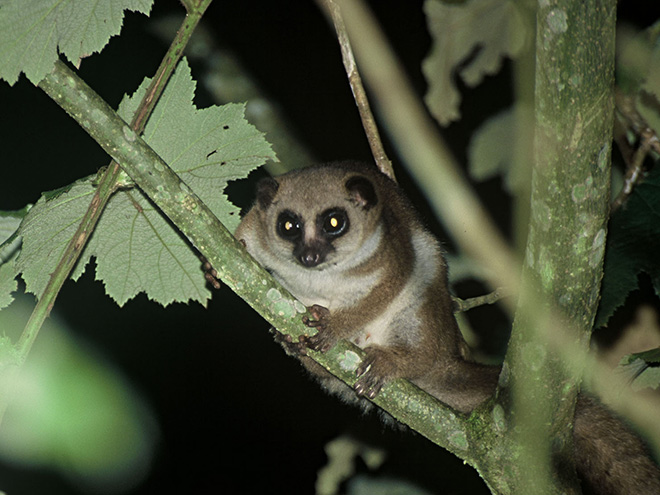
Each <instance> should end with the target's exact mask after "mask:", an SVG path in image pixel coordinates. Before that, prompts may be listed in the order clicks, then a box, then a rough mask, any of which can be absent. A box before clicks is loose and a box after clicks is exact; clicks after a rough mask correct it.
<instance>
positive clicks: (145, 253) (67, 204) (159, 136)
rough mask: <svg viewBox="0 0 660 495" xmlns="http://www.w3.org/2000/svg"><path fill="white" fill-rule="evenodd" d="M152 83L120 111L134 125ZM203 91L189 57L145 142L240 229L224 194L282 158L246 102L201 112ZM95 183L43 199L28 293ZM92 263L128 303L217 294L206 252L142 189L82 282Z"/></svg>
mask: <svg viewBox="0 0 660 495" xmlns="http://www.w3.org/2000/svg"><path fill="white" fill-rule="evenodd" d="M149 82H150V81H149V80H145V81H144V83H143V84H142V85H141V86H140V88H139V89H138V91H137V92H136V93H135V95H133V96H132V97H131V98H126V99H125V100H124V101H123V102H122V103H121V104H120V110H119V113H120V114H121V115H122V116H123V117H124V118H125V119H127V120H128V119H130V116H131V114H132V112H133V111H134V110H135V108H137V104H138V102H139V100H140V99H141V98H142V96H143V95H144V93H145V92H146V88H147V86H148V85H149ZM194 91H195V83H194V81H193V80H192V78H191V75H190V68H189V67H188V64H187V63H186V62H185V60H184V61H182V63H180V64H179V67H178V68H177V70H176V72H175V73H174V75H173V77H172V79H171V80H170V82H169V83H168V85H167V87H166V88H165V91H164V92H163V95H162V97H161V100H160V101H159V103H158V105H156V108H155V109H154V113H153V114H152V116H151V118H150V119H149V122H148V123H147V127H146V129H145V133H144V137H145V140H146V141H147V142H148V143H149V144H150V145H151V146H152V147H153V148H154V150H155V151H156V152H157V153H158V154H159V155H160V156H161V157H162V158H163V159H165V160H166V161H167V162H168V164H169V165H170V166H171V167H172V168H173V169H174V170H175V171H176V172H178V173H179V175H180V176H181V178H182V179H183V180H184V181H185V182H186V183H187V184H188V185H189V186H190V187H191V189H192V190H193V191H194V192H195V193H196V194H197V195H198V196H199V197H200V198H201V199H202V200H203V201H204V202H205V203H206V204H207V206H209V208H211V210H212V211H213V213H214V214H216V215H217V216H218V218H219V219H220V220H221V221H222V222H223V223H224V224H225V225H226V226H227V228H229V229H230V230H233V229H234V228H235V227H236V225H237V224H238V221H239V219H238V208H236V207H235V206H234V205H232V204H231V203H230V202H229V201H228V200H227V197H226V196H225V195H224V193H223V190H224V188H225V186H226V185H227V182H228V181H229V180H233V179H237V178H242V177H246V176H247V175H248V174H249V173H250V171H251V170H253V169H254V168H256V167H257V166H259V165H261V164H262V163H263V162H264V161H265V160H266V159H268V158H271V159H275V155H274V153H273V152H272V150H271V147H270V145H269V144H268V143H267V142H266V140H265V139H264V137H263V134H261V133H260V132H259V131H258V130H257V129H255V128H254V127H253V126H252V125H250V124H249V123H248V122H247V121H246V120H245V119H244V116H243V112H244V105H239V104H229V105H224V106H222V107H212V108H206V109H202V110H198V109H196V108H195V107H194V105H193V103H192V98H193V95H194ZM95 180H96V177H89V178H87V179H84V180H82V181H79V182H78V183H76V184H74V185H73V186H72V187H71V189H69V190H68V191H64V192H62V193H61V194H59V195H57V196H56V197H54V198H53V199H51V200H50V201H48V200H46V199H45V198H43V197H42V198H41V199H40V200H39V202H38V203H37V204H36V205H35V206H34V208H33V210H32V211H31V212H30V215H29V217H28V219H26V221H25V222H23V225H22V226H21V230H20V233H21V235H23V237H24V241H23V244H24V246H23V251H22V253H21V255H20V257H19V258H18V264H19V269H20V271H21V272H22V273H23V278H24V279H25V281H26V287H27V290H28V291H30V292H32V293H34V294H37V295H40V294H41V293H42V292H43V289H44V288H45V286H46V284H47V282H48V277H49V274H50V273H51V272H52V271H53V270H54V269H55V266H56V263H57V261H58V260H59V259H60V258H61V256H62V253H63V251H64V249H65V248H66V244H67V242H68V241H69V239H71V237H72V236H73V234H74V232H75V230H76V228H77V226H78V224H79V222H80V219H81V218H82V215H83V214H84V212H85V210H86V209H87V208H88V206H89V203H90V200H91V197H92V194H93V192H94V186H93V184H94V182H95ZM92 256H94V257H95V258H96V278H97V280H102V281H103V283H104V285H105V290H106V293H107V294H108V295H109V296H110V297H112V298H113V299H114V300H115V301H116V302H117V303H118V304H119V305H120V306H121V305H123V304H124V303H126V301H128V300H129V299H131V298H133V297H135V296H136V295H137V294H139V293H140V292H145V293H146V295H147V296H148V297H149V298H150V299H152V300H154V301H156V302H159V303H160V304H163V305H167V304H170V303H172V302H188V301H197V302H200V303H201V304H205V303H206V301H207V300H208V299H209V297H210V294H211V293H210V291H209V289H208V288H207V286H206V281H205V279H204V274H203V272H202V270H201V263H200V260H199V258H198V257H197V254H196V252H195V251H194V250H193V249H192V247H191V246H190V244H189V243H188V241H187V240H186V239H184V238H183V237H182V236H181V234H180V233H179V231H178V230H177V229H176V228H175V227H174V226H173V225H171V223H170V222H169V220H167V219H166V218H165V217H164V216H163V215H162V213H161V212H160V211H159V210H158V209H157V208H156V207H155V206H154V205H153V204H152V203H151V202H150V201H149V200H148V198H147V197H146V196H144V194H142V192H140V190H139V189H130V190H123V191H119V192H118V193H116V194H115V195H114V196H113V197H112V198H111V199H110V201H109V202H108V205H107V207H106V209H105V211H104V212H103V214H102V215H101V218H100V220H99V222H98V224H97V227H96V230H95V231H94V233H93V235H92V237H91V238H90V240H89V242H88V244H87V246H86V248H85V250H84V251H83V253H82V255H81V257H80V260H79V262H78V264H77V266H76V268H75V269H74V273H73V275H72V278H74V279H77V278H78V277H80V275H81V274H82V273H83V271H84V269H85V265H86V264H87V263H88V262H89V260H90V259H91V257H92Z"/></svg>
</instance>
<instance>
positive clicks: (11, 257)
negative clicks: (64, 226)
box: [0, 205, 32, 309]
mask: <svg viewBox="0 0 660 495" xmlns="http://www.w3.org/2000/svg"><path fill="white" fill-rule="evenodd" d="M31 207H32V205H28V206H26V207H25V208H23V209H22V210H19V211H0V309H3V308H6V307H7V306H9V305H10V304H11V302H12V301H13V300H14V296H13V295H12V292H15V291H16V289H17V287H18V285H17V284H16V275H17V273H16V267H15V265H14V261H15V260H16V256H18V252H19V251H20V248H21V239H20V237H19V236H17V235H15V234H16V231H17V230H18V227H19V225H20V224H21V221H22V220H23V218H24V217H25V215H26V214H27V212H28V211H29V210H30V208H31Z"/></svg>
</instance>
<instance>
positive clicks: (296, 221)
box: [277, 211, 302, 240]
mask: <svg viewBox="0 0 660 495" xmlns="http://www.w3.org/2000/svg"><path fill="white" fill-rule="evenodd" d="M277 233H278V234H279V235H280V237H282V238H283V239H286V240H296V239H298V238H299V237H300V236H301V235H302V222H301V221H300V218H299V217H298V215H296V214H294V213H292V212H290V211H283V212H282V213H280V216H279V217H277Z"/></svg>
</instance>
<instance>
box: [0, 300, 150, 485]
mask: <svg viewBox="0 0 660 495" xmlns="http://www.w3.org/2000/svg"><path fill="white" fill-rule="evenodd" d="M25 299H28V298H25ZM31 309H32V307H31V304H30V303H29V302H28V301H26V300H20V299H19V300H18V301H17V302H16V304H14V305H13V306H12V308H10V309H8V310H5V311H2V312H0V328H2V329H3V330H4V331H7V332H11V333H16V330H19V331H20V329H21V328H22V327H23V325H24V324H25V321H26V320H27V319H28V317H29V315H30V312H31ZM12 352H13V351H12V349H11V347H10V346H9V342H8V339H6V338H4V337H2V336H0V365H2V364H5V362H6V363H7V366H9V367H10V368H11V367H13V370H11V369H6V367H5V368H3V374H2V375H1V376H0V378H2V379H7V378H10V377H13V378H14V379H13V380H12V381H11V390H12V391H13V397H12V400H11V402H10V404H9V407H8V409H7V412H6V414H5V417H4V419H3V423H2V428H0V457H2V458H3V459H4V460H8V461H11V462H12V463H20V464H21V465H23V466H27V467H40V468H44V467H47V468H50V469H56V470H58V471H59V472H60V473H61V474H63V475H64V476H67V477H69V478H71V479H72V480H73V481H75V482H76V483H78V484H80V483H82V484H84V485H87V487H88V489H90V490H89V491H90V492H98V491H103V492H107V493H110V492H113V491H117V489H118V488H121V487H124V489H127V488H130V487H131V485H134V484H136V483H137V482H138V481H139V480H140V479H141V478H142V477H144V475H145V474H146V470H147V469H148V466H149V461H150V459H151V457H152V455H153V452H154V446H155V442H156V437H157V430H156V426H155V420H154V418H153V414H152V413H151V411H149V409H148V407H147V406H146V404H145V403H144V401H143V400H142V399H141V398H140V397H139V396H138V394H137V393H136V392H135V391H134V390H133V389H132V388H131V387H130V385H129V384H128V383H127V382H126V380H125V379H124V377H122V376H121V375H120V374H119V373H118V371H117V370H116V369H114V368H113V367H112V366H110V365H109V364H108V363H107V362H106V361H105V360H104V359H103V357H102V356H100V355H99V354H98V353H97V352H94V351H93V350H92V349H90V347H89V346H88V345H82V344H81V342H79V341H76V340H74V339H73V338H72V337H71V335H70V334H69V333H68V332H67V329H66V328H64V327H63V326H62V325H60V324H58V322H57V318H50V319H48V320H47V321H46V323H44V329H43V332H42V334H41V335H40V336H39V339H38V340H37V342H36V343H35V345H34V348H33V349H32V352H31V353H30V356H29V357H28V359H27V361H26V362H25V364H24V366H23V367H22V368H21V369H20V370H19V371H18V373H17V374H16V373H15V371H16V367H15V361H16V359H15V358H13V357H12ZM12 361H14V362H12ZM2 385H3V386H6V385H7V383H6V382H3V383H2ZM3 392H4V391H3ZM4 393H6V392H4Z"/></svg>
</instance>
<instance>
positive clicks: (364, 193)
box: [346, 175, 378, 210]
mask: <svg viewBox="0 0 660 495" xmlns="http://www.w3.org/2000/svg"><path fill="white" fill-rule="evenodd" d="M346 189H347V190H348V192H349V193H351V198H352V199H353V201H354V202H355V204H356V205H358V206H361V207H362V208H364V209H365V210H368V209H370V208H372V207H374V206H376V205H377V204H378V196H377V195H376V189H375V188H374V185H373V184H372V183H371V181H370V180H369V179H367V178H366V177H364V176H362V175H356V176H353V177H351V178H350V179H348V180H347V181H346Z"/></svg>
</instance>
